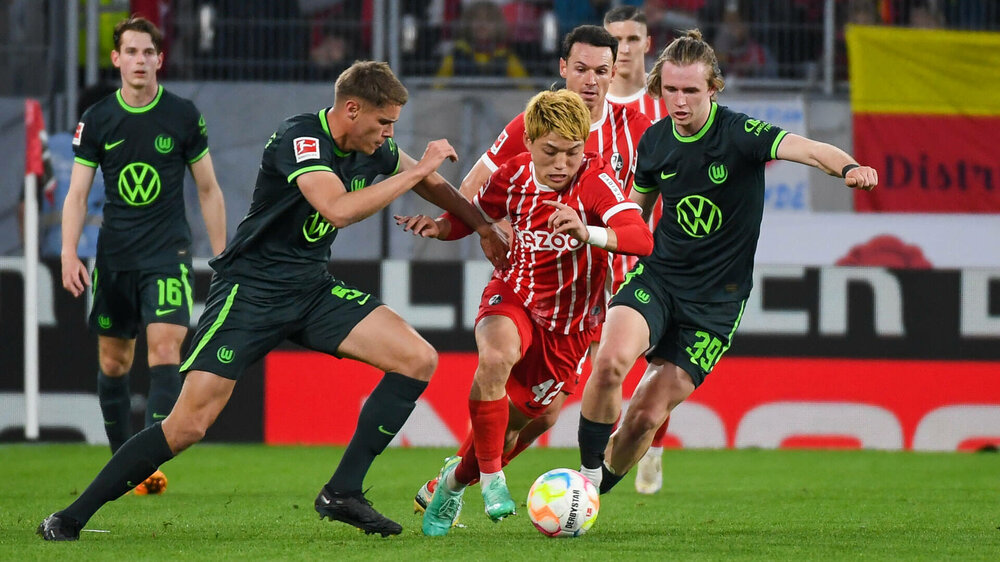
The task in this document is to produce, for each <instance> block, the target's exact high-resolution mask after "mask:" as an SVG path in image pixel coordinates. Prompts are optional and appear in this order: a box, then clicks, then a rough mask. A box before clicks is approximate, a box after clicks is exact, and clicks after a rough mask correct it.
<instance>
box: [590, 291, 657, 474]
mask: <svg viewBox="0 0 1000 562" xmlns="http://www.w3.org/2000/svg"><path fill="white" fill-rule="evenodd" d="M648 347H649V327H648V326H647V324H646V320H645V318H643V317H642V315H641V314H639V312H638V311H636V310H635V309H633V308H630V307H628V306H614V307H611V309H610V310H608V316H607V321H606V322H605V324H604V329H603V330H602V333H601V343H600V346H599V347H598V350H597V356H596V357H595V358H594V365H593V371H592V372H591V374H590V379H589V380H588V381H587V385H586V387H585V388H584V389H583V404H582V407H581V410H580V429H579V437H578V438H579V442H580V464H581V468H580V471H581V472H582V473H583V474H584V476H586V477H587V478H588V479H590V481H591V482H593V483H594V485H595V486H598V487H599V486H600V483H601V479H602V478H603V470H606V469H605V468H604V450H605V448H606V447H607V445H608V441H609V439H610V437H611V431H612V429H613V428H614V424H615V422H616V421H617V420H618V416H619V415H620V414H621V409H622V383H623V382H624V381H625V376H626V375H627V374H628V372H629V371H630V370H631V369H632V365H633V364H634V363H635V361H636V360H637V359H638V358H639V357H640V356H641V355H642V353H643V352H644V351H645V350H646V349H647V348H648Z"/></svg>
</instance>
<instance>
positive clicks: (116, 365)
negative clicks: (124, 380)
mask: <svg viewBox="0 0 1000 562" xmlns="http://www.w3.org/2000/svg"><path fill="white" fill-rule="evenodd" d="M98 364H99V365H100V367H101V372H102V373H104V374H105V375H107V376H109V377H120V376H122V375H125V374H127V373H128V372H129V369H131V368H132V354H130V353H125V352H102V353H101V356H100V358H98Z"/></svg>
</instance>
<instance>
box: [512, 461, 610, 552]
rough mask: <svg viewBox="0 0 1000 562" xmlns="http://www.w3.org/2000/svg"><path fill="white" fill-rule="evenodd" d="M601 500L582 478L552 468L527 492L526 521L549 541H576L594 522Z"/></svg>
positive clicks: (572, 471)
mask: <svg viewBox="0 0 1000 562" xmlns="http://www.w3.org/2000/svg"><path fill="white" fill-rule="evenodd" d="M600 506H601V498H600V495H599V494H598V492H597V488H595V487H594V485H593V484H591V482H590V480H588V479H587V477H586V476H584V475H582V474H580V473H579V472H577V471H575V470H570V469H568V468H556V469H553V470H550V471H548V472H546V473H545V474H543V475H541V476H539V477H538V479H537V480H535V483H534V484H532V485H531V489H530V490H528V517H530V518H531V522H532V523H533V524H534V525H535V528H536V529H538V530H539V531H541V533H542V534H543V535H546V536H549V537H578V536H580V535H582V534H584V533H586V532H587V529H590V528H591V527H592V526H593V525H594V522H595V521H597V510H598V509H599V508H600Z"/></svg>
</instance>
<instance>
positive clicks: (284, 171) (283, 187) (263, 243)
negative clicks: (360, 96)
mask: <svg viewBox="0 0 1000 562" xmlns="http://www.w3.org/2000/svg"><path fill="white" fill-rule="evenodd" d="M326 112H327V110H326V109H324V110H321V111H320V112H319V113H303V114H301V115H296V116H294V117H290V118H288V119H286V120H285V122H283V123H282V124H281V126H280V127H278V130H277V131H276V132H275V133H274V134H273V135H271V138H270V139H269V140H268V141H267V145H265V146H264V155H263V156H262V157H261V161H260V170H259V171H258V172H257V185H256V186H255V187H254V190H253V200H252V201H251V203H250V211H249V212H248V213H247V215H246V216H245V217H243V220H242V221H241V222H240V225H239V227H237V229H236V236H235V237H234V238H233V241H232V242H230V243H229V245H228V246H226V250H225V251H224V252H222V254H220V255H219V257H217V258H215V259H214V260H212V261H211V262H209V264H210V265H211V266H212V268H213V269H215V270H216V271H217V272H219V274H220V275H222V276H223V277H225V278H226V279H229V280H230V281H234V282H237V283H245V284H247V285H252V286H258V287H264V288H285V287H293V286H298V287H303V286H306V285H308V284H311V283H313V282H317V283H319V282H323V280H324V279H325V278H326V275H327V272H326V264H327V262H328V261H330V245H331V244H332V243H333V241H334V239H335V238H336V237H337V229H336V228H335V227H334V226H333V225H331V224H330V223H329V222H328V221H327V220H326V219H325V218H323V216H322V215H320V214H319V212H318V211H316V209H314V208H313V207H312V205H310V204H309V201H307V200H306V198H305V196H304V195H303V194H302V191H300V190H299V188H298V185H297V184H296V181H295V180H296V178H298V177H299V176H300V175H302V174H304V173H306V172H313V171H327V172H333V173H334V174H336V175H337V177H339V178H340V180H341V181H342V182H344V187H345V188H346V189H348V190H349V191H357V190H359V189H363V188H364V187H366V186H368V185H371V183H372V182H373V180H374V179H375V178H376V177H377V176H379V175H391V174H395V173H396V172H397V171H398V169H399V149H398V148H397V147H396V143H395V142H394V141H393V140H392V139H391V138H390V139H386V142H385V143H383V144H382V146H381V147H379V149H378V150H376V151H375V153H374V154H372V155H371V156H369V155H366V154H363V153H360V152H344V151H342V150H340V149H339V148H338V147H337V145H336V144H334V142H333V137H332V136H331V134H330V129H329V127H328V125H327V122H326Z"/></svg>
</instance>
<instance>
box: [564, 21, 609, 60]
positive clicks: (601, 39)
mask: <svg viewBox="0 0 1000 562" xmlns="http://www.w3.org/2000/svg"><path fill="white" fill-rule="evenodd" d="M577 43H585V44H587V45H593V46H595V47H607V48H609V49H611V61H612V62H614V61H616V60H618V40H617V39H615V37H614V35H611V34H610V33H608V30H607V29H604V28H603V27H601V26H599V25H581V26H579V27H577V28H575V29H574V30H573V31H570V32H569V33H567V34H566V37H563V42H562V58H563V59H565V60H569V52H570V50H571V49H572V48H573V45H576V44H577Z"/></svg>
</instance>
